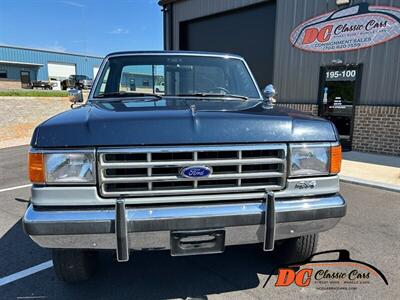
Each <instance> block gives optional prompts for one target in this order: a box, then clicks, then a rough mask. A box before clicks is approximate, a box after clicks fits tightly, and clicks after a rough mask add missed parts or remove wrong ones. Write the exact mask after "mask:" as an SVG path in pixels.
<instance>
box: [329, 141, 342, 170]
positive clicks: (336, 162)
mask: <svg viewBox="0 0 400 300" xmlns="http://www.w3.org/2000/svg"><path fill="white" fill-rule="evenodd" d="M341 165H342V146H340V145H338V146H333V147H331V168H330V173H331V174H337V173H339V172H340V167H341Z"/></svg>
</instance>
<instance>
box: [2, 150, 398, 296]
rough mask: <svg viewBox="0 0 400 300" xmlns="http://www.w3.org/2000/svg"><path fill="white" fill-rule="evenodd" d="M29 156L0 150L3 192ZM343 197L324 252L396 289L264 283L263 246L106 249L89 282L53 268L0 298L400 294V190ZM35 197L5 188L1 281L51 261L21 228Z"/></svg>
mask: <svg viewBox="0 0 400 300" xmlns="http://www.w3.org/2000/svg"><path fill="white" fill-rule="evenodd" d="M25 153H26V147H23V148H15V149H14V150H13V151H9V150H7V151H5V149H3V150H0V168H1V171H2V174H3V175H2V177H1V181H0V190H1V189H2V188H4V187H10V186H12V185H16V186H17V185H24V184H27V183H28V182H27V181H26V175H25V174H26V171H25V166H24V163H21V161H24V159H25ZM18 157H20V158H19V159H18ZM4 166H6V168H5V167H4ZM4 170H5V171H6V174H4ZM342 194H343V195H344V197H345V198H346V199H347V201H348V212H347V216H346V217H345V218H344V219H343V220H342V222H341V223H339V225H338V226H336V227H335V228H334V229H332V230H331V231H328V232H325V233H322V234H321V235H320V243H319V247H318V250H319V251H324V250H331V249H347V250H349V251H350V253H351V256H352V258H353V259H358V260H362V261H366V262H368V263H370V264H372V265H374V266H376V267H377V268H379V269H380V270H381V271H382V272H383V273H384V274H385V276H386V278H387V279H388V281H389V286H385V285H384V284H381V283H377V284H371V285H365V286H358V287H357V289H356V290H351V291H349V290H347V291H340V290H339V291H338V290H334V291H322V290H317V289H315V288H314V287H312V286H310V287H307V288H299V287H297V286H294V285H293V286H291V287H275V286H274V285H273V284H268V285H267V286H266V288H263V287H262V286H263V284H264V282H265V280H266V278H267V276H268V275H269V274H270V272H271V269H272V267H273V266H274V261H273V260H272V259H271V257H270V256H268V255H267V254H265V253H263V252H262V251H261V248H260V246H258V245H247V246H237V247H228V248H227V249H226V251H225V253H223V254H218V255H205V256H192V257H171V256H170V255H169V253H168V252H167V251H155V252H133V253H132V255H131V260H130V261H129V262H128V263H123V264H119V263H116V262H115V261H114V259H113V255H112V254H111V253H108V252H106V253H101V256H100V262H99V266H98V272H97V273H96V275H95V276H94V278H93V279H91V280H89V281H87V282H83V283H80V284H64V283H62V282H60V281H58V280H57V278H56V277H55V274H54V271H53V269H52V268H51V267H49V268H45V269H44V270H42V271H40V272H37V273H33V274H31V275H29V276H27V277H24V278H21V279H18V280H15V281H12V282H10V283H8V284H5V285H3V286H0V299H165V298H178V299H182V298H183V299H185V298H188V297H198V298H199V299H267V298H269V299H271V298H278V297H279V298H282V299H289V298H290V299H293V298H316V297H318V298H320V297H324V298H327V299H335V298H344V297H346V298H367V299H378V298H380V299H400V287H399V286H398V282H400V275H399V271H398V268H399V266H400V258H399V255H398V251H399V249H400V226H399V219H400V194H398V193H393V192H388V191H383V190H378V189H372V188H367V187H362V186H356V185H351V184H342ZM15 198H17V199H19V201H16V200H15ZM28 198H29V188H26V187H25V188H23V187H22V188H19V189H15V190H10V191H5V192H0V236H1V239H0V283H1V282H2V279H3V278H4V277H5V276H9V275H13V274H15V273H17V272H19V271H23V270H26V269H28V268H30V267H33V266H37V265H40V264H42V263H45V262H49V261H50V260H51V256H50V251H49V250H46V249H42V248H40V247H38V246H37V245H36V244H34V243H33V242H32V241H31V240H30V239H29V238H28V237H26V236H25V234H24V233H23V231H22V228H21V224H20V218H21V216H22V214H23V212H24V209H25V207H26V203H25V202H23V200H26V199H28ZM50 263H51V262H50ZM12 278H14V277H12ZM272 281H273V282H274V280H272Z"/></svg>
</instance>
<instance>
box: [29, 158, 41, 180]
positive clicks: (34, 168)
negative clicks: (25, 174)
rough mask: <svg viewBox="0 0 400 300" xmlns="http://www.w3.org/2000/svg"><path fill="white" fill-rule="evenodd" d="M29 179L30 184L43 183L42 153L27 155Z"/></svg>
mask: <svg viewBox="0 0 400 300" xmlns="http://www.w3.org/2000/svg"><path fill="white" fill-rule="evenodd" d="M28 166H29V179H30V181H31V182H32V183H44V182H45V176H44V155H43V153H29V159H28Z"/></svg>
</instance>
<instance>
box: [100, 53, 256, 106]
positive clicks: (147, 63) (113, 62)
mask: <svg viewBox="0 0 400 300" xmlns="http://www.w3.org/2000/svg"><path fill="white" fill-rule="evenodd" d="M127 94H129V95H130V94H132V95H134V94H142V95H145V94H157V95H165V96H192V95H193V96H199V95H202V96H207V95H214V96H218V95H221V96H226V95H234V96H243V97H245V98H257V99H259V98H260V95H259V93H258V90H257V88H256V86H255V84H254V81H253V80H252V78H251V76H250V74H249V72H248V70H247V68H246V66H245V64H244V63H243V61H242V60H240V59H235V58H224V57H207V56H183V55H149V56H142V55H140V56H139V55H138V56H134V55H132V56H118V57H111V58H110V59H109V60H108V62H107V64H106V65H105V67H104V69H103V72H102V74H101V76H100V78H99V81H98V83H97V86H96V88H95V91H94V94H93V96H94V98H103V97H104V96H108V95H114V96H115V95H127Z"/></svg>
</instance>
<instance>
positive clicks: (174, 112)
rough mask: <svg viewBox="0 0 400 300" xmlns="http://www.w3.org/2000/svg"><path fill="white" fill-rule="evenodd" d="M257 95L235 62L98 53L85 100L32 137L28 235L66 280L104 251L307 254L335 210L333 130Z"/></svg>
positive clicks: (341, 212)
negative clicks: (255, 247) (253, 248)
mask: <svg viewBox="0 0 400 300" xmlns="http://www.w3.org/2000/svg"><path fill="white" fill-rule="evenodd" d="M132 82H134V85H132ZM159 86H163V89H159V88H157V87H159ZM272 90H273V89H272ZM266 91H267V92H269V94H268V95H267V96H266V95H265V93H264V92H261V91H260V89H259V88H258V86H257V84H256V82H255V79H254V77H253V75H252V73H251V71H250V69H249V67H248V65H247V64H246V62H245V61H244V59H243V58H241V57H239V56H237V55H230V54H220V53H205V52H180V51H174V52H164V51H159V52H119V53H113V54H110V55H108V56H107V57H106V58H105V59H104V62H103V63H102V66H101V68H100V71H99V73H98V75H97V78H96V79H95V81H94V84H93V88H92V90H91V92H90V94H89V98H88V100H87V101H86V103H84V104H83V103H82V105H77V104H78V102H81V101H82V96H81V93H79V92H77V93H75V94H74V96H73V97H72V101H73V102H74V105H73V108H72V109H71V110H69V111H66V112H63V113H61V114H59V115H57V116H55V117H52V118H51V119H49V120H47V121H45V122H43V123H42V124H40V125H39V126H38V127H37V128H36V129H35V131H34V133H33V137H32V141H31V148H30V152H29V176H30V180H31V181H32V183H33V185H32V197H31V203H30V205H29V206H28V208H27V211H26V213H25V215H24V217H23V227H24V230H25V232H26V234H28V235H29V236H30V237H31V238H32V239H33V240H34V241H35V242H36V243H37V244H38V245H40V246H42V247H45V248H51V249H52V253H53V262H54V268H55V271H56V274H57V276H58V277H59V278H60V279H62V280H64V281H79V280H84V279H87V278H88V277H89V276H90V275H91V274H92V272H93V271H94V269H95V266H96V259H97V255H96V254H97V253H98V251H99V250H105V249H108V250H114V251H116V258H117V260H118V261H120V262H124V261H127V260H129V258H130V257H131V259H132V257H133V259H134V256H135V255H134V253H135V250H161V249H167V250H169V251H170V253H171V255H173V256H179V255H197V254H210V253H221V252H223V251H224V250H225V247H226V246H229V245H238V244H250V243H259V244H260V251H262V250H264V251H272V255H273V256H274V257H276V259H279V260H282V261H285V262H295V261H301V260H304V259H306V258H308V257H309V256H310V255H312V254H313V253H314V252H315V250H316V247H317V241H318V233H319V232H322V231H326V230H329V229H331V228H332V227H334V226H335V225H336V224H337V223H338V222H339V221H340V219H341V218H342V217H343V216H345V214H346V202H345V200H344V199H343V198H342V197H341V195H340V194H339V178H338V173H339V171H340V164H341V148H340V144H339V137H338V133H337V131H336V129H335V127H334V125H333V124H332V123H331V122H329V121H327V120H324V119H321V118H318V117H314V116H311V115H307V114H304V113H301V112H299V111H295V110H290V109H287V108H283V107H280V106H278V105H273V103H272V101H270V97H271V94H270V91H271V88H270V89H267V90H266ZM244 259H245V258H244Z"/></svg>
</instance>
